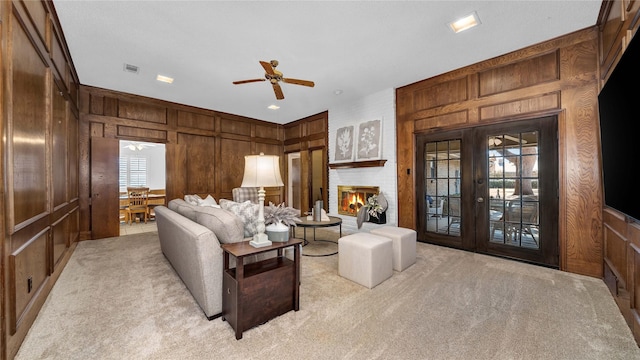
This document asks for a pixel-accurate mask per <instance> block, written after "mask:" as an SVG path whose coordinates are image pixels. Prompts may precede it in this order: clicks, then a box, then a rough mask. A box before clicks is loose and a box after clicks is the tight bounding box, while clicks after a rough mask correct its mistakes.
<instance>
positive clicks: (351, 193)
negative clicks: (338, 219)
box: [338, 185, 380, 216]
mask: <svg viewBox="0 0 640 360" xmlns="http://www.w3.org/2000/svg"><path fill="white" fill-rule="evenodd" d="M379 192H380V188H379V187H378V186H347V185H338V214H340V215H348V216H356V215H357V214H358V210H359V209H360V208H361V207H362V206H363V205H364V204H366V203H367V199H368V198H369V197H371V196H373V195H378V193H379Z"/></svg>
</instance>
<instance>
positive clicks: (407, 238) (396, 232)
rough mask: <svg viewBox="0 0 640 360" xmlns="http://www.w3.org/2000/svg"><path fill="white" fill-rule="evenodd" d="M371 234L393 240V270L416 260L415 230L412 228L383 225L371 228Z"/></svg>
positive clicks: (402, 268)
mask: <svg viewBox="0 0 640 360" xmlns="http://www.w3.org/2000/svg"><path fill="white" fill-rule="evenodd" d="M371 233H372V234H376V235H380V236H384V237H387V238H389V239H391V240H392V241H393V270H396V271H402V270H404V269H406V268H408V267H409V266H411V265H413V264H415V262H416V231H415V230H413V229H407V228H401V227H395V226H384V227H381V228H377V229H373V230H371Z"/></svg>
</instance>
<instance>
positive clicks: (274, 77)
mask: <svg viewBox="0 0 640 360" xmlns="http://www.w3.org/2000/svg"><path fill="white" fill-rule="evenodd" d="M260 65H262V67H263V68H264V71H265V74H264V79H249V80H239V81H234V82H233V83H234V84H236V85H239V84H246V83H251V82H257V81H267V80H268V81H269V82H270V83H271V85H272V86H273V92H274V93H275V94H276V99H278V100H282V99H284V94H282V88H281V87H280V84H279V82H280V81H282V82H285V83H287V84H294V85H302V86H309V87H313V86H314V85H315V84H314V83H313V81H309V80H299V79H290V78H285V77H283V76H282V73H281V72H280V71H278V70H276V67H277V66H278V60H271V61H270V62H266V61H260Z"/></svg>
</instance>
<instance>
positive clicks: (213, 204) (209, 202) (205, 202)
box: [197, 195, 220, 208]
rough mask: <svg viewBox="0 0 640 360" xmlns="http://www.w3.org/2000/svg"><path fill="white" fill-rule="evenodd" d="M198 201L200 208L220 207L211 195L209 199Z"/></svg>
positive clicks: (208, 196)
mask: <svg viewBox="0 0 640 360" xmlns="http://www.w3.org/2000/svg"><path fill="white" fill-rule="evenodd" d="M197 201H198V206H211V207H217V208H219V207H220V206H219V205H218V203H217V202H216V199H214V198H213V196H211V195H207V197H206V198H204V199H197Z"/></svg>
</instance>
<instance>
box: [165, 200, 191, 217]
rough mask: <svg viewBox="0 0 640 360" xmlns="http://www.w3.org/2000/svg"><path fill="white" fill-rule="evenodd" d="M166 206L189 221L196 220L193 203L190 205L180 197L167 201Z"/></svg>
mask: <svg viewBox="0 0 640 360" xmlns="http://www.w3.org/2000/svg"><path fill="white" fill-rule="evenodd" d="M168 208H169V209H171V210H173V211H175V212H177V213H178V214H180V215H182V216H184V217H186V218H187V219H189V220H191V221H196V211H195V208H196V206H195V205H191V204H189V203H188V202H186V201H184V200H182V199H173V200H171V201H169V204H168Z"/></svg>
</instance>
